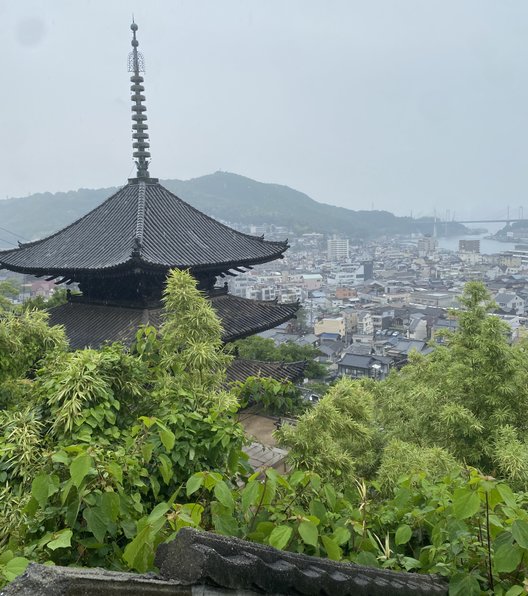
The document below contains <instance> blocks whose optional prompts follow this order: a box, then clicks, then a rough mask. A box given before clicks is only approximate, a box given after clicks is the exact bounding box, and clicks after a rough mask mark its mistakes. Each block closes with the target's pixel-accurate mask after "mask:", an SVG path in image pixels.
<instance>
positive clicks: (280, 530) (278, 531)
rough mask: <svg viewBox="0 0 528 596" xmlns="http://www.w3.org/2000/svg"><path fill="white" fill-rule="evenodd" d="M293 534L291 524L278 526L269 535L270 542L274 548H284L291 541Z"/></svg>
mask: <svg viewBox="0 0 528 596" xmlns="http://www.w3.org/2000/svg"><path fill="white" fill-rule="evenodd" d="M291 535H292V529H291V528H290V526H277V527H275V528H274V529H273V531H272V532H271V534H270V536H269V544H270V546H273V547H274V548H278V549H279V550H282V549H283V548H284V547H285V546H286V545H287V544H288V542H289V540H290V538H291Z"/></svg>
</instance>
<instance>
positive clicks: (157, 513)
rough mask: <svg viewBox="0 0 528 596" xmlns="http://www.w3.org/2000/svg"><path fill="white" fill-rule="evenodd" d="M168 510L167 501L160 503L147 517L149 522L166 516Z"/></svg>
mask: <svg viewBox="0 0 528 596" xmlns="http://www.w3.org/2000/svg"><path fill="white" fill-rule="evenodd" d="M168 510H169V506H168V505H167V503H158V504H157V505H156V507H154V509H153V510H152V511H151V512H150V514H149V516H148V517H147V520H148V522H149V524H153V523H155V522H156V521H157V520H159V519H160V518H162V517H165V514H166V513H167V511H168Z"/></svg>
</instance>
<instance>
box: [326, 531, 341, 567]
mask: <svg viewBox="0 0 528 596" xmlns="http://www.w3.org/2000/svg"><path fill="white" fill-rule="evenodd" d="M321 540H322V541H323V545H324V547H325V550H326V554H327V555H328V558H329V559H332V560H333V561H340V560H341V557H342V553H341V549H340V548H339V546H338V545H337V543H336V542H335V541H334V540H332V539H331V538H330V536H321Z"/></svg>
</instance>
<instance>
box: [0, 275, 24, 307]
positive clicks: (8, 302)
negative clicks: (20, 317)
mask: <svg viewBox="0 0 528 596" xmlns="http://www.w3.org/2000/svg"><path fill="white" fill-rule="evenodd" d="M19 293H20V290H19V288H18V286H17V285H16V284H15V283H14V282H13V281H11V280H4V281H0V313H1V312H2V311H5V310H12V309H13V302H12V299H13V298H16V297H17V296H18V294H19Z"/></svg>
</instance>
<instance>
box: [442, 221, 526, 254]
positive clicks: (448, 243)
mask: <svg viewBox="0 0 528 596" xmlns="http://www.w3.org/2000/svg"><path fill="white" fill-rule="evenodd" d="M486 226H487V230H488V231H487V232H486V233H485V234H476V235H468V236H451V237H449V238H445V237H444V238H442V237H440V238H438V246H439V248H444V249H446V250H452V251H455V252H456V251H457V250H458V241H459V240H480V253H481V254H483V255H493V254H496V253H498V252H504V251H505V250H513V249H514V248H515V245H516V244H519V243H518V242H499V241H498V240H489V239H487V238H486V236H489V235H490V234H494V233H495V232H497V231H498V230H500V229H501V228H502V227H503V226H504V224H486Z"/></svg>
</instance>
